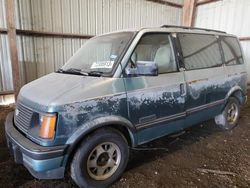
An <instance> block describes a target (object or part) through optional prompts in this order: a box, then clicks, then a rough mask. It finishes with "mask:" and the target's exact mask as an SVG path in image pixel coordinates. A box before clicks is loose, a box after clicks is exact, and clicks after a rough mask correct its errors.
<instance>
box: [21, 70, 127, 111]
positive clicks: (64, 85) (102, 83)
mask: <svg viewBox="0 0 250 188" xmlns="http://www.w3.org/2000/svg"><path fill="white" fill-rule="evenodd" d="M118 92H124V84H123V83H122V80H121V79H120V78H104V77H90V76H81V75H72V74H63V73H51V74H48V75H46V76H43V77H41V78H39V79H37V80H34V81H32V82H30V83H28V84H26V85H25V86H24V87H22V89H21V90H20V93H19V96H18V100H19V101H21V102H22V101H27V102H25V103H30V104H27V105H28V106H32V105H31V103H35V104H39V105H42V106H47V107H52V106H61V105H65V104H71V103H75V102H81V101H84V100H88V99H90V98H95V97H101V96H104V95H110V94H115V93H118Z"/></svg>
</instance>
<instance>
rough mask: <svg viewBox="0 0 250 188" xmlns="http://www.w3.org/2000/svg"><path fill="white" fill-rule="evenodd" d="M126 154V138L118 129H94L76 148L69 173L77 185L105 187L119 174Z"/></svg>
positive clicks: (127, 152) (126, 158)
mask: <svg viewBox="0 0 250 188" xmlns="http://www.w3.org/2000/svg"><path fill="white" fill-rule="evenodd" d="M128 156H129V150H128V144H127V141H126V139H125V138H124V137H123V136H122V135H121V134H120V133H119V132H118V131H116V130H113V129H101V130H97V131H95V132H94V133H93V134H91V135H89V136H88V137H87V138H86V139H85V140H84V141H83V142H82V144H81V145H80V147H79V149H78V150H77V151H76V153H75V156H74V158H73V160H72V163H71V177H72V179H73V180H74V181H75V182H76V184H77V185H78V186H80V187H107V186H109V185H110V184H112V183H113V182H114V181H116V180H117V179H118V178H119V177H120V176H121V175H122V173H123V171H124V170H125V168H126V166H127V162H128Z"/></svg>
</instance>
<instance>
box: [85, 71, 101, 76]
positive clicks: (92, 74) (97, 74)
mask: <svg viewBox="0 0 250 188" xmlns="http://www.w3.org/2000/svg"><path fill="white" fill-rule="evenodd" d="M88 75H89V76H97V77H101V76H102V75H103V72H102V71H90V72H88Z"/></svg>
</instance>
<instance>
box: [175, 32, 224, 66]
mask: <svg viewBox="0 0 250 188" xmlns="http://www.w3.org/2000/svg"><path fill="white" fill-rule="evenodd" d="M178 37H179V40H180V44H181V48H182V53H183V59H184V64H185V68H186V70H194V69H202V68H209V67H218V66H221V65H222V58H221V54H220V50H219V44H218V42H217V39H216V37H215V36H213V35H201V34H182V33H181V34H178Z"/></svg>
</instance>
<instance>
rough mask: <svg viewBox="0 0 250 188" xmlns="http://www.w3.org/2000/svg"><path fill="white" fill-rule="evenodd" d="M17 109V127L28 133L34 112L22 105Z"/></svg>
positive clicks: (15, 119) (15, 120)
mask: <svg viewBox="0 0 250 188" xmlns="http://www.w3.org/2000/svg"><path fill="white" fill-rule="evenodd" d="M16 108H17V110H16V111H15V116H14V117H15V118H14V122H15V125H16V127H17V128H18V129H20V130H21V131H23V132H24V133H27V132H28V129H29V127H30V125H31V118H32V114H33V112H32V110H30V109H29V108H27V107H25V106H24V105H22V104H20V103H19V104H18V105H17V107H16Z"/></svg>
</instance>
